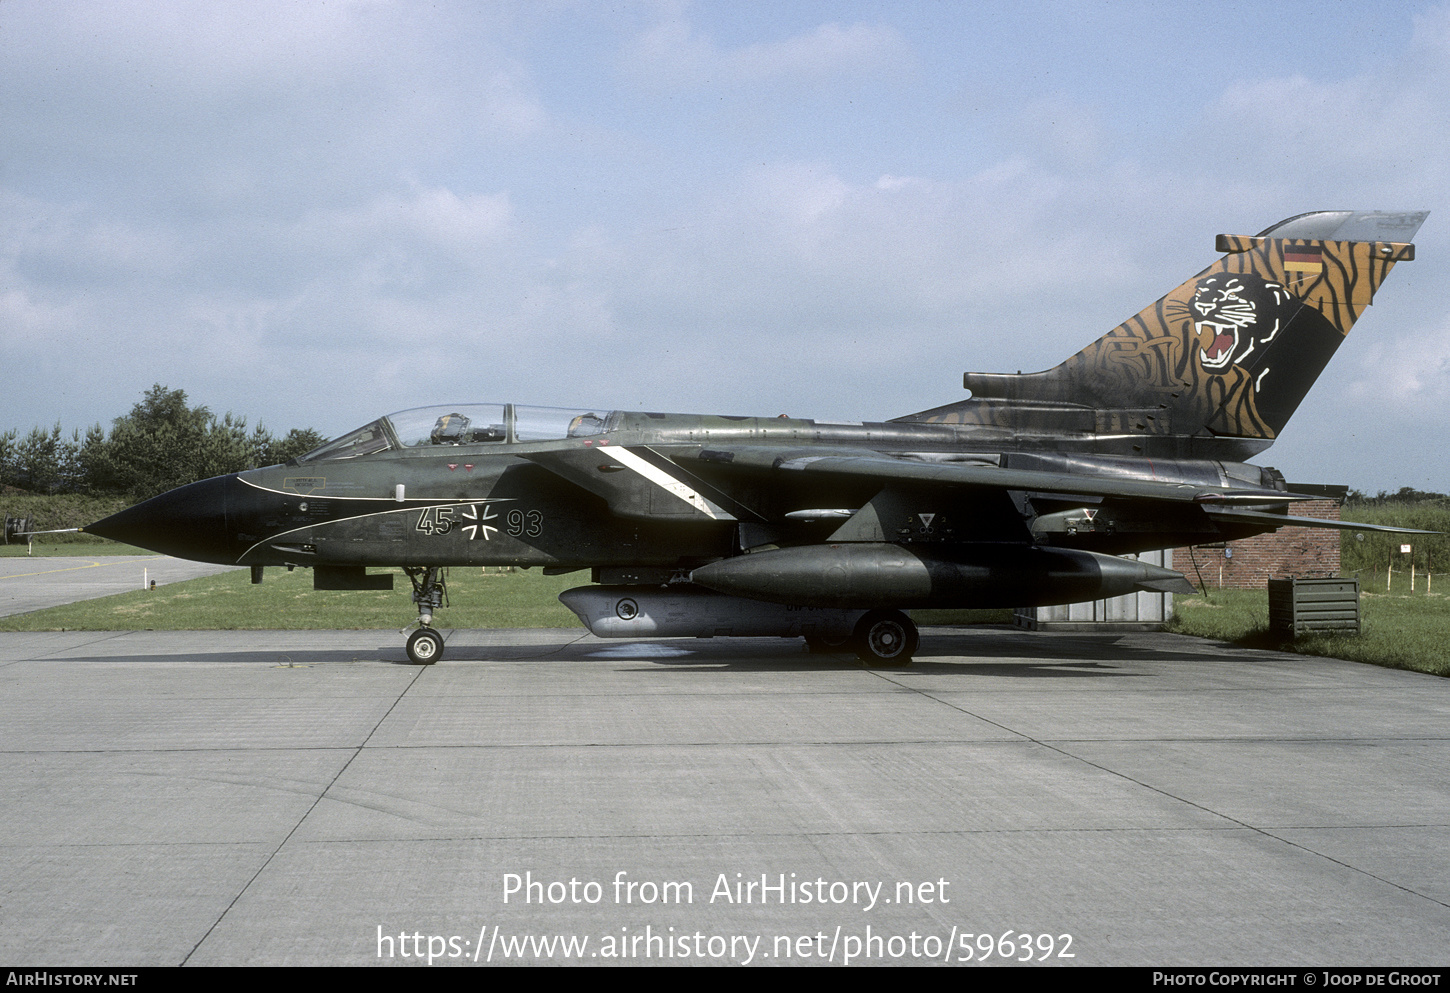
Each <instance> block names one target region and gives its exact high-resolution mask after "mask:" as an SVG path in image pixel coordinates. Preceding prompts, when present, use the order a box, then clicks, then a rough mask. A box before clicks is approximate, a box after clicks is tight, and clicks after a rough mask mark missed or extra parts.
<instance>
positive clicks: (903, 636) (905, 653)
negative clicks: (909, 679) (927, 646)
mask: <svg viewBox="0 0 1450 993" xmlns="http://www.w3.org/2000/svg"><path fill="white" fill-rule="evenodd" d="M854 641H855V648H856V656H857V658H859V659H861V660H862V661H864V662H877V663H881V662H885V663H888V664H891V665H906V664H907V663H908V662H910V661H911V657H912V656H913V655H915V654H916V649H917V647H918V646H919V645H920V644H921V635H920V634H919V633H918V632H917V630H916V625H915V624H913V623H912V621H911V618H910V617H907V616H906V615H905V614H903V613H902V612H901V611H899V610H873V611H871V612H870V613H868V614H866V615H865V616H863V617H862V618H861V619H860V620H859V621H857V622H856V635H855V638H854Z"/></svg>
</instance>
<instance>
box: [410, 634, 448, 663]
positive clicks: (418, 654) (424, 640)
mask: <svg viewBox="0 0 1450 993" xmlns="http://www.w3.org/2000/svg"><path fill="white" fill-rule="evenodd" d="M442 657H443V636H442V635H441V634H439V633H438V632H437V631H434V630H433V629H432V628H419V629H418V630H416V631H414V632H413V633H412V634H410V635H408V659H409V660H410V661H412V662H413V664H415V665H432V664H433V663H434V662H437V661H438V660H439V659H440V658H442Z"/></svg>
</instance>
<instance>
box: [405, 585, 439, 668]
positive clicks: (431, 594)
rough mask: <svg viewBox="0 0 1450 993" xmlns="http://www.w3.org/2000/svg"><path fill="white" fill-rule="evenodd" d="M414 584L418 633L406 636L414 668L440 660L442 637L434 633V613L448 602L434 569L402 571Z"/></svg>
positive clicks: (409, 656) (409, 655)
mask: <svg viewBox="0 0 1450 993" xmlns="http://www.w3.org/2000/svg"><path fill="white" fill-rule="evenodd" d="M403 571H404V572H405V573H407V574H408V578H409V579H410V580H412V581H413V602H414V603H415V604H417V605H418V630H416V631H414V632H413V633H412V634H410V635H408V643H407V648H408V658H409V659H410V660H411V661H412V662H413V664H414V665H432V664H433V663H434V662H437V661H438V660H439V659H441V658H442V657H443V636H442V635H441V634H439V633H438V632H437V631H435V630H433V627H432V624H433V611H435V610H437V609H439V608H440V607H442V606H443V605H444V604H445V603H446V602H447V600H448V586H447V583H446V582H445V580H444V579H443V574H442V572H441V571H440V570H439V569H438V567H437V566H426V567H419V568H405V569H404V570H403Z"/></svg>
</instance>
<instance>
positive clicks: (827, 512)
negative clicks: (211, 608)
mask: <svg viewBox="0 0 1450 993" xmlns="http://www.w3.org/2000/svg"><path fill="white" fill-rule="evenodd" d="M1424 218H1425V214H1424V213H1378V212H1357V211H1320V212H1315V213H1309V214H1300V215H1298V216H1296V217H1291V218H1289V219H1288V220H1285V221H1281V222H1280V223H1278V224H1275V225H1274V226H1272V227H1270V228H1268V229H1267V230H1265V231H1264V232H1262V233H1261V234H1258V235H1255V236H1253V237H1246V236H1230V235H1220V236H1219V238H1218V242H1217V250H1218V251H1219V252H1220V253H1222V254H1223V257H1222V258H1221V259H1219V260H1218V261H1217V262H1215V263H1213V264H1212V265H1210V266H1209V267H1208V268H1207V269H1205V270H1204V271H1203V272H1201V273H1199V274H1198V275H1197V276H1194V277H1193V278H1192V279H1189V280H1188V281H1187V282H1185V283H1183V284H1182V285H1180V286H1179V287H1177V288H1176V289H1174V290H1173V291H1172V292H1170V293H1169V294H1168V295H1167V296H1165V297H1163V298H1162V299H1161V300H1159V301H1157V302H1156V303H1154V304H1153V305H1151V306H1149V307H1148V308H1146V309H1145V310H1143V311H1142V312H1140V313H1139V314H1137V315H1136V316H1134V317H1132V318H1130V319H1129V320H1127V321H1126V322H1124V323H1123V324H1121V325H1119V326H1118V327H1116V328H1114V329H1113V330H1112V331H1109V332H1108V333H1107V334H1106V335H1105V336H1104V337H1102V338H1100V339H1099V340H1098V341H1096V342H1094V343H1093V344H1091V345H1089V346H1088V347H1087V348H1085V349H1083V350H1082V351H1081V352H1079V353H1078V354H1076V355H1074V356H1073V357H1072V358H1070V359H1068V360H1067V361H1066V362H1064V363H1062V364H1061V365H1059V366H1057V367H1056V368H1054V369H1049V370H1047V371H1045V372H1036V373H1030V374H1026V375H1023V374H1016V375H1002V374H989V373H967V374H966V376H965V386H966V388H967V389H968V390H970V391H971V394H970V397H969V398H968V399H964V400H961V401H958V402H956V403H951V404H947V405H946V406H942V407H935V408H932V409H930V410H924V411H921V412H920V413H914V414H907V415H905V416H903V417H897V418H894V419H892V420H889V421H880V422H866V423H839V422H831V421H816V420H807V419H797V418H786V417H779V418H759V417H723V416H703V415H684V414H657V413H643V412H639V413H637V412H631V411H623V410H608V409H604V408H587V409H582V408H581V409H575V410H558V409H544V408H538V407H524V406H515V405H513V404H457V405H448V406H442V407H425V408H419V409H416V410H406V411H403V412H401V413H397V414H389V415H388V416H386V417H380V418H378V419H377V420H375V421H373V422H372V423H370V424H367V425H365V426H363V427H360V428H358V429H357V430H356V431H351V432H349V433H347V434H345V435H343V436H342V437H340V438H338V439H336V440H335V441H331V442H328V443H327V444H326V445H323V446H322V447H321V448H318V449H316V450H315V451H313V452H310V453H308V454H307V455H303V456H301V457H300V458H297V459H294V460H292V461H291V462H288V463H287V464H286V465H279V466H270V467H268V468H263V469H253V470H250V471H247V472H240V473H233V474H231V475H227V476H219V477H216V478H214V479H208V480H204V481H202V482H199V483H193V484H191V485H189V486H184V487H181V488H179V489H176V490H172V491H171V492H169V493H165V494H162V495H161V496H158V497H156V498H154V499H152V500H148V501H146V502H145V503H142V504H139V505H137V506H135V507H132V508H130V509H128V510H124V511H122V512H120V513H118V514H115V515H113V516H111V517H107V518H106V519H104V520H102V521H99V522H97V523H95V524H92V525H90V526H88V527H86V528H85V529H84V530H86V531H88V532H90V533H92V534H98V535H102V536H105V537H108V538H114V539H116V540H118V541H125V542H129V543H131V544H135V545H140V546H142V547H145V548H151V549H154V550H156V551H159V552H165V553H168V554H172V555H178V556H181V557H183V558H190V559H199V560H201V561H206V562H219V563H226V564H229V565H232V564H235V565H244V566H251V569H252V581H253V582H261V580H262V575H263V569H264V568H265V567H267V566H285V567H287V568H289V569H290V568H294V567H296V566H304V567H310V568H311V569H312V574H313V582H314V587H315V588H316V589H329V590H338V589H343V590H364V589H368V590H371V589H391V588H392V574H390V573H387V574H369V573H368V572H367V569H368V568H369V567H386V566H394V567H401V568H402V569H403V571H404V572H405V573H406V574H407V575H408V576H409V578H410V579H411V581H412V586H413V601H414V603H415V604H416V605H417V608H418V627H417V629H416V630H415V631H413V632H412V634H411V635H410V636H409V637H408V639H407V652H408V655H409V657H410V658H411V659H412V660H413V661H414V662H417V663H424V664H426V663H431V662H435V661H437V660H438V659H439V658H440V657H441V656H442V654H443V649H444V638H443V635H442V634H441V633H440V632H439V631H438V630H437V629H436V628H435V627H434V626H433V614H434V611H436V610H438V609H439V608H440V607H441V605H442V604H443V602H444V597H445V593H446V590H445V585H444V584H445V569H446V568H447V567H449V566H484V565H514V566H520V567H525V568H528V567H533V566H538V567H541V568H542V569H543V570H544V571H545V572H546V573H569V572H574V571H582V570H585V569H588V570H592V579H593V581H594V582H595V583H597V584H600V585H594V586H581V587H579V588H576V589H572V590H569V591H566V592H565V593H564V594H562V595H561V597H560V599H561V600H562V601H563V602H564V603H565V604H566V605H567V606H569V607H570V608H571V609H572V610H574V611H575V613H577V614H578V615H579V616H580V618H581V619H582V620H583V621H584V622H585V624H586V625H587V626H588V627H589V628H590V629H591V630H592V631H593V632H594V633H595V634H597V635H601V636H605V637H636V638H637V637H641V636H649V635H656V636H660V635H665V636H668V635H697V636H713V635H781V636H797V637H798V636H804V637H805V638H806V641H807V644H808V645H810V646H812V647H813V648H817V649H821V648H833V647H849V648H852V649H854V650H855V651H856V652H857V653H858V654H859V655H860V656H861V657H862V658H864V659H867V660H877V661H888V662H890V661H896V662H904V661H906V660H909V659H910V657H911V656H912V654H913V653H914V652H915V651H916V649H917V645H918V634H917V630H916V627H915V625H914V624H913V623H912V621H911V619H910V618H909V617H908V616H907V615H906V614H905V613H904V611H905V610H908V609H911V608H919V607H969V606H970V607H999V606H1013V607H1016V606H1034V605H1036V606H1043V605H1049V604H1061V603H1072V602H1078V601H1084V600H1093V599H1098V598H1102V597H1112V596H1117V595H1120V594H1124V593H1129V592H1133V591H1136V590H1156V591H1182V592H1188V593H1191V592H1194V590H1193V587H1192V585H1191V584H1189V583H1188V581H1187V580H1186V578H1185V577H1184V576H1183V575H1181V574H1180V573H1177V572H1174V571H1172V570H1169V569H1164V568H1159V567H1156V566H1152V565H1149V564H1146V563H1143V562H1139V561H1135V560H1134V559H1130V558H1125V557H1123V556H1127V555H1133V554H1135V553H1139V552H1144V551H1148V550H1152V549H1162V548H1173V547H1180V546H1185V545H1197V544H1205V543H1213V542H1223V541H1229V540H1233V539H1237V538H1243V537H1246V536H1249V535H1253V534H1258V533H1261V532H1264V531H1269V530H1273V529H1275V528H1278V527H1281V526H1284V525H1286V524H1294V525H1308V526H1314V527H1329V528H1342V527H1353V528H1355V529H1357V530H1358V529H1367V526H1366V525H1363V524H1354V525H1346V524H1341V523H1340V522H1338V521H1328V520H1313V519H1306V518H1300V517H1293V516H1290V515H1289V514H1288V504H1290V503H1292V502H1294V501H1295V500H1298V499H1306V498H1307V497H1305V496H1301V495H1298V494H1296V493H1294V492H1291V490H1290V487H1289V486H1288V485H1287V484H1286V483H1285V480H1284V477H1283V476H1282V475H1281V474H1280V473H1278V472H1277V471H1275V470H1274V469H1270V468H1261V467H1259V466H1256V465H1250V464H1247V463H1245V462H1244V461H1243V460H1245V459H1247V458H1249V457H1251V456H1253V455H1255V454H1257V453H1259V452H1261V451H1263V450H1264V449H1266V448H1267V447H1268V446H1269V445H1270V444H1272V442H1273V441H1274V439H1275V438H1277V437H1278V435H1279V432H1280V431H1281V430H1282V429H1283V427H1284V424H1285V422H1287V421H1288V419H1289V416H1290V415H1291V414H1292V413H1293V412H1294V409H1295V408H1296V407H1297V406H1298V405H1299V402H1300V401H1301V400H1302V399H1303V397H1304V395H1305V393H1306V392H1308V390H1309V387H1310V386H1311V385H1312V384H1313V382H1314V380H1315V378H1316V377H1317V376H1318V375H1319V373H1320V372H1321V371H1322V370H1323V369H1324V366H1325V364H1326V363H1327V362H1328V361H1329V359H1330V357H1331V356H1332V355H1333V354H1334V350H1335V349H1336V348H1337V347H1338V345H1339V343H1340V341H1341V340H1342V339H1343V338H1344V336H1345V334H1346V333H1348V331H1349V329H1350V327H1351V325H1353V323H1354V322H1355V320H1356V319H1357V318H1358V317H1359V316H1360V314H1361V313H1363V311H1364V309H1365V307H1366V306H1368V305H1369V303H1370V301H1371V298H1372V297H1373V296H1374V293H1375V291H1376V290H1377V289H1378V288H1379V286H1380V284H1381V283H1382V282H1383V281H1384V279H1385V277H1386V276H1387V275H1388V274H1389V272H1390V270H1391V269H1392V268H1394V266H1395V264H1396V263H1397V262H1405V261H1409V260H1411V259H1413V258H1414V252H1415V249H1414V245H1413V244H1411V243H1410V240H1411V239H1412V238H1413V236H1414V234H1415V232H1416V231H1417V230H1418V229H1419V227H1420V224H1421V223H1422V222H1423V221H1424Z"/></svg>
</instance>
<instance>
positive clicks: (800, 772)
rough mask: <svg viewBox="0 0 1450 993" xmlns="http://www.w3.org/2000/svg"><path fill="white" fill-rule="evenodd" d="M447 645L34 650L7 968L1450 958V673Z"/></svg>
mask: <svg viewBox="0 0 1450 993" xmlns="http://www.w3.org/2000/svg"><path fill="white" fill-rule="evenodd" d="M49 561H52V562H53V561H56V560H49ZM448 638H449V640H448V646H447V649H446V653H445V656H444V659H443V661H442V662H441V663H439V664H438V665H435V666H431V667H418V666H413V665H410V664H408V663H407V661H406V656H405V655H404V652H403V648H402V638H401V636H400V635H398V634H397V633H396V632H390V631H383V632H378V631H331V632H329V631H321V632H319V631H310V632H304V631H298V632H269V631H263V632H140V631H137V632H39V633H3V634H0V707H3V713H4V714H5V715H6V717H5V721H4V722H3V725H0V753H3V756H0V759H3V760H0V797H3V801H4V802H3V803H0V960H3V961H5V962H9V963H15V964H17V965H92V966H103V965H110V966H124V965H180V964H185V965H260V964H269V965H270V964H293V965H370V964H392V965H402V964H408V965H418V964H428V962H429V959H430V955H431V959H432V963H431V964H432V965H433V966H434V967H439V966H443V965H462V964H473V963H474V959H475V956H476V957H477V964H480V965H481V964H484V963H485V962H491V963H492V964H506V963H517V962H527V963H540V964H542V963H555V964H563V963H566V962H582V963H585V964H610V963H615V962H623V963H627V964H648V963H658V962H664V963H669V964H693V963H746V962H749V963H751V964H768V965H769V964H786V963H791V964H817V963H824V962H834V963H841V962H846V961H850V962H852V963H853V964H883V963H884V964H912V965H925V964H931V963H932V962H937V963H951V964H957V963H959V962H961V961H962V960H965V959H967V958H968V957H969V956H970V958H971V960H972V962H973V963H975V962H976V961H978V960H980V959H981V958H983V957H984V955H985V957H986V958H987V960H988V961H989V962H1002V961H1003V960H1004V959H1005V958H1011V959H1013V960H1017V959H1021V958H1023V957H1024V956H1027V957H1030V958H1031V959H1032V960H1033V961H1035V962H1038V963H1039V964H1040V965H1049V964H1051V965H1147V966H1166V965H1219V966H1223V965H1233V964H1240V965H1283V966H1308V965H1320V966H1325V965H1345V966H1369V965H1422V966H1432V965H1441V966H1443V965H1445V964H1446V959H1447V957H1450V952H1447V937H1450V860H1447V859H1446V858H1445V857H1444V854H1443V853H1444V852H1445V851H1446V850H1447V842H1450V734H1447V717H1450V681H1447V680H1444V679H1438V678H1435V677H1431V676H1424V675H1419V674H1416V673H1408V672H1398V671H1394V670H1387V669H1379V668H1375V667H1372V666H1364V665H1357V664H1353V663H1348V662H1342V661H1338V660H1334V659H1316V658H1306V657H1298V656H1292V655H1286V654H1281V653H1275V652H1260V651H1245V650H1239V649H1232V648H1227V647H1224V646H1220V645H1215V644H1212V643H1209V642H1205V641H1201V640H1198V639H1192V638H1186V637H1181V636H1174V635H1164V634H1133V635H1122V636H1110V635H1081V634H1072V635H1066V634H1044V633H1027V632H1015V631H1010V630H1005V629H1000V628H987V629H928V630H927V631H926V632H925V634H924V637H923V642H922V650H921V654H920V655H919V656H918V658H917V660H916V661H915V662H914V663H913V664H912V665H911V666H910V667H907V668H894V669H887V668H868V667H866V666H864V665H863V664H861V663H858V662H857V661H855V660H854V659H851V658H849V657H847V656H844V655H842V656H825V657H821V656H811V655H808V654H806V653H805V652H804V650H803V648H802V647H801V646H800V642H799V641H787V640H781V639H733V640H732V639H719V640H712V641H696V640H668V641H657V642H646V643H625V642H612V641H610V642H606V641H600V640H598V639H595V638H593V637H592V636H588V635H585V634H584V633H583V632H582V631H576V630H543V631H518V630H515V631H458V632H448ZM1024 934H1025V935H1029V936H1031V942H1032V945H1031V949H1030V955H1028V952H1029V950H1028V949H1026V947H1025V946H1024V945H1023V943H1022V937H1021V936H1022V935H1024ZM983 949H990V951H989V952H986V953H984V951H983ZM1064 953H1066V956H1071V957H1066V956H1065V955H1064Z"/></svg>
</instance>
